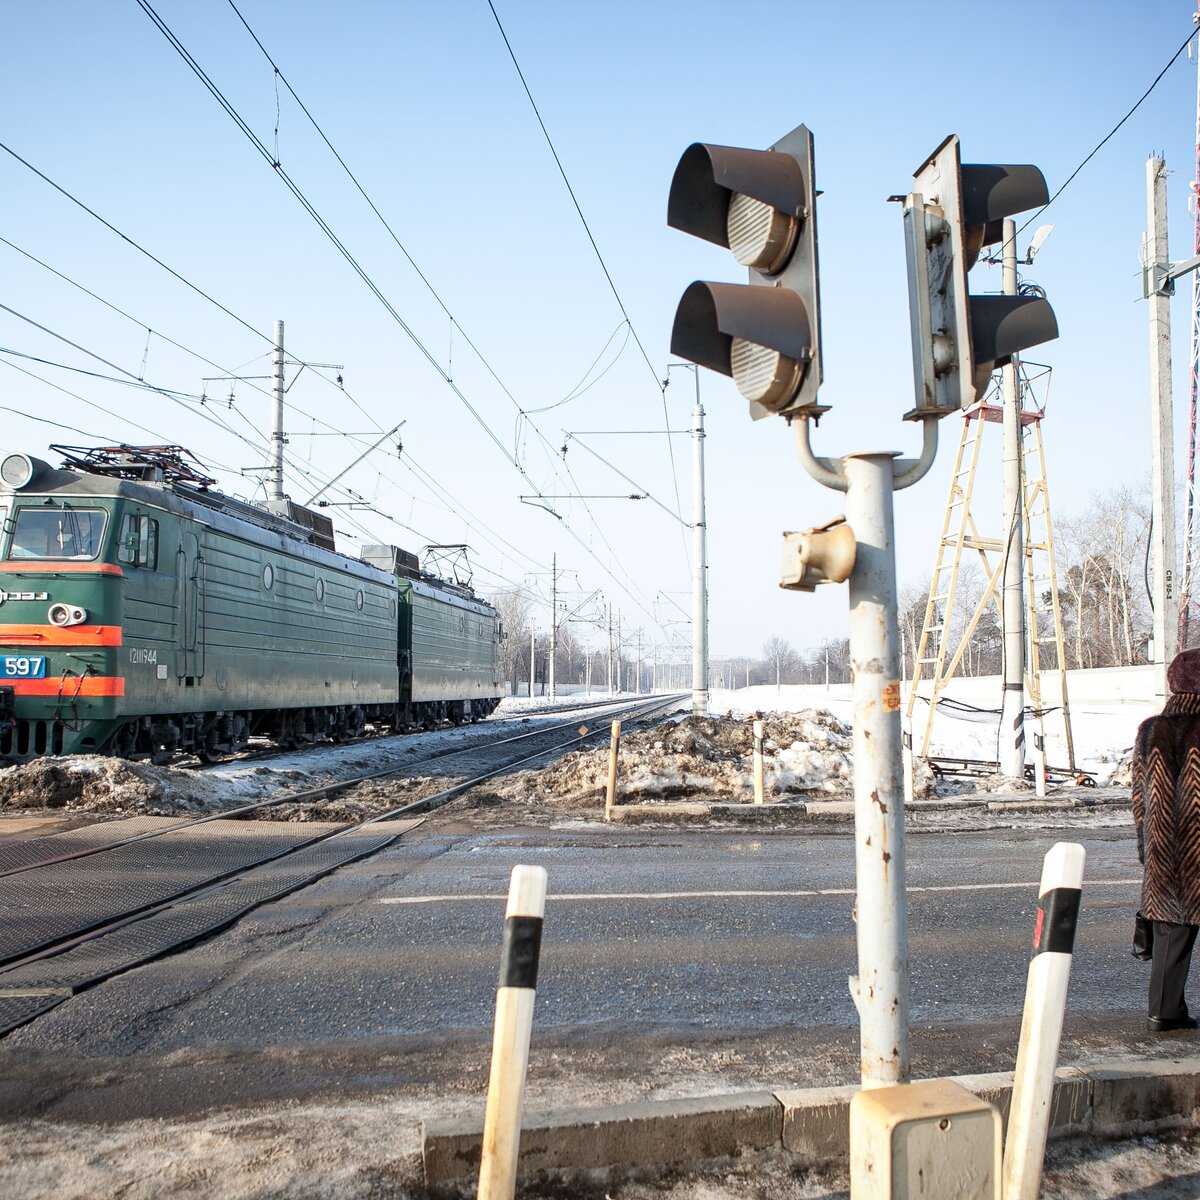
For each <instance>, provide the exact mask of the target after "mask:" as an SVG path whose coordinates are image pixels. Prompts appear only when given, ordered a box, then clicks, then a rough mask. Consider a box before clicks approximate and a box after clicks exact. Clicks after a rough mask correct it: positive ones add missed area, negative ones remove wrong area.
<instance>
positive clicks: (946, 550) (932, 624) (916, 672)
mask: <svg viewBox="0 0 1200 1200" xmlns="http://www.w3.org/2000/svg"><path fill="white" fill-rule="evenodd" d="M1002 419H1003V409H1002V408H1001V407H1000V406H999V405H995V404H988V403H986V402H979V403H977V404H974V405H972V406H970V407H969V408H967V409H964V410H963V431H962V437H961V438H960V440H959V446H958V458H957V459H956V461H955V464H954V474H953V475H952V476H951V479H950V494H949V497H948V499H947V502H946V514H945V517H944V519H943V522H942V533H941V537H940V539H939V541H938V550H937V557H936V560H935V563H934V569H933V578H932V580H931V584H930V589H929V600H928V603H927V604H926V607H925V621H924V625H923V627H922V630H921V638H920V641H919V643H918V646H917V652H916V656H915V660H914V663H913V679H912V684H911V686H910V688H909V694H908V705H907V708H906V710H905V719H906V725H907V726H908V729H909V730H910V731H911V730H912V729H913V728H914V725H913V715H914V710H915V708H916V704H917V701H918V700H922V701H924V702H925V703H926V705H927V711H926V712H925V723H924V731H923V733H922V734H921V736H920V738H919V740H916V741H913V743H912V746H911V748H912V751H913V753H914V754H916V755H918V756H919V757H922V758H925V757H928V756H929V747H930V744H931V742H932V738H933V723H934V718H935V716H936V714H937V706H938V703H939V701H940V700H941V698H942V695H943V693H944V692H945V690H946V686H947V684H948V683H949V681H950V679H951V678H953V676H954V674H955V672H956V671H957V670H958V667H959V664H960V663H961V662H962V659H963V657H964V655H965V654H966V652H967V649H968V647H969V645H970V641H971V637H972V635H973V634H974V632H975V629H976V627H977V626H978V624H979V621H980V618H981V617H982V616H983V614H984V612H985V611H986V609H987V608H988V606H989V604H995V606H996V609H997V613H998V615H999V617H1000V623H1001V627H1003V619H1004V609H1003V594H1002V591H1001V589H1000V586H999V585H1000V580H1001V576H1002V575H1003V572H1004V548H1005V545H1006V541H1007V539H1002V538H985V537H981V536H980V534H979V531H978V529H977V528H976V525H975V521H974V518H973V517H972V515H971V495H972V492H973V490H974V486H975V477H976V474H977V470H978V463H979V451H980V448H981V446H982V443H983V434H984V429H985V427H986V426H987V425H988V424H999V423H1000V422H1001V420H1002ZM1041 420H1042V413H1041V411H1040V410H1038V409H1023V410H1022V413H1021V430H1022V455H1023V460H1022V466H1023V468H1024V473H1023V481H1024V487H1023V493H1024V494H1023V497H1022V526H1023V533H1024V538H1023V544H1024V553H1025V580H1026V589H1027V593H1028V602H1027V603H1028V608H1027V612H1028V622H1027V624H1028V628H1027V630H1026V642H1027V646H1028V651H1027V654H1026V671H1025V687H1026V694H1027V696H1028V697H1029V702H1030V707H1032V709H1033V711H1034V713H1035V714H1036V720H1037V722H1038V733H1037V736H1036V738H1035V750H1036V751H1037V755H1038V760H1039V762H1038V763H1035V766H1037V765H1040V768H1041V771H1042V772H1044V771H1045V769H1046V730H1045V713H1046V710H1045V707H1044V705H1043V696H1042V686H1041V685H1042V677H1041V672H1042V664H1041V659H1042V656H1043V650H1044V647H1045V646H1046V645H1047V644H1049V643H1053V644H1054V645H1055V658H1054V663H1055V667H1057V668H1059V670H1058V672H1057V674H1058V680H1059V699H1060V704H1059V708H1060V711H1061V712H1062V717H1063V729H1064V735H1065V742H1066V750H1067V758H1068V767H1069V769H1070V770H1071V771H1072V772H1073V771H1074V770H1075V749H1074V742H1073V739H1072V734H1071V716H1070V705H1069V703H1068V697H1067V680H1066V674H1065V672H1064V671H1063V670H1061V667H1062V665H1063V663H1064V662H1065V657H1064V653H1063V633H1062V616H1061V612H1060V610H1059V603H1058V588H1057V586H1056V585H1055V583H1054V579H1055V574H1054V541H1053V526H1052V522H1051V518H1050V492H1049V486H1048V484H1047V481H1046V458H1045V451H1044V448H1043V445H1042V431H1041ZM964 462H966V465H964ZM1035 537H1036V540H1035ZM964 550H975V551H976V552H977V553H978V554H979V557H980V560H981V563H982V565H983V571H984V577H985V580H986V584H985V586H984V590H983V593H982V595H981V597H980V599H979V602H978V604H977V605H976V607H975V611H974V612H973V613H972V614H971V615H970V616H969V617H965V622H964V625H963V629H962V634H961V637H960V640H959V644H958V647H957V649H955V650H954V651H953V653H951V641H952V639H951V636H950V635H951V628H950V627H951V621H952V618H953V614H954V604H955V600H956V597H957V591H958V583H959V573H960V570H961V566H962V556H963V551H964ZM989 555H992V556H994V560H993V558H989ZM926 678H928V679H929V689H928V691H927V692H925V693H923V692H921V690H920V685H921V683H922V681H923V680H925V679H926ZM909 736H911V734H910V735H909Z"/></svg>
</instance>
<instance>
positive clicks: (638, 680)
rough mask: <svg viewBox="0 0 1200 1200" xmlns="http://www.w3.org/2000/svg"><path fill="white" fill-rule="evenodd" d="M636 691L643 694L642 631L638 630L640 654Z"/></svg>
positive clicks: (638, 657)
mask: <svg viewBox="0 0 1200 1200" xmlns="http://www.w3.org/2000/svg"><path fill="white" fill-rule="evenodd" d="M633 690H634V692H635V693H636V694H637V695H639V696H640V695H641V694H642V631H641V629H639V630H638V656H637V682H636V684H635V685H634V689H633Z"/></svg>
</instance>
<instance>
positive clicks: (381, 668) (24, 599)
mask: <svg viewBox="0 0 1200 1200" xmlns="http://www.w3.org/2000/svg"><path fill="white" fill-rule="evenodd" d="M51 448H52V449H54V450H57V451H59V452H60V453H62V454H63V456H64V465H63V467H62V468H61V469H57V470H56V469H53V468H51V467H50V466H49V465H48V464H46V463H44V462H42V461H40V460H39V459H35V458H31V457H29V456H28V455H24V454H10V455H8V456H7V457H6V458H4V459H3V461H2V462H0V757H2V758H4V759H7V760H8V761H24V760H28V759H31V758H35V757H39V756H41V755H46V754H81V753H82V754H112V755H119V756H122V757H130V758H150V759H152V760H155V761H160V762H161V761H166V760H168V759H170V758H171V757H173V756H175V755H177V754H181V753H188V754H195V755H198V756H199V757H201V758H203V759H208V760H212V759H215V758H219V757H220V756H222V755H224V754H228V753H231V752H232V751H234V750H237V749H239V748H240V747H242V746H244V745H245V743H246V741H247V740H248V739H249V738H250V737H251V736H252V735H253V736H258V737H266V738H269V739H271V740H273V741H274V742H275V743H276V744H278V745H280V746H296V745H300V744H303V743H307V742H312V741H317V740H324V739H334V740H340V739H342V738H347V737H353V736H357V735H359V734H361V733H363V732H364V731H366V730H367V729H368V728H369V727H373V728H375V729H403V728H408V727H412V726H415V725H431V724H435V723H438V722H441V721H447V720H448V721H453V722H456V723H457V722H460V721H464V720H478V719H480V718H481V717H484V716H486V715H487V714H489V713H490V712H492V711H493V710H494V709H495V708H496V706H497V704H498V703H499V700H500V694H501V690H500V681H501V666H500V652H501V638H502V636H503V635H502V631H501V629H500V623H499V620H498V617H497V614H496V611H495V609H493V608H492V607H491V606H489V605H488V604H485V603H484V602H482V601H481V600H479V599H477V598H476V597H475V596H474V594H473V593H472V592H471V590H470V588H469V587H465V586H461V585H458V584H453V583H447V582H446V581H444V580H439V579H435V578H433V577H431V576H427V575H425V574H424V573H422V572H421V571H420V569H419V565H418V562H417V560H416V558H415V557H414V556H413V555H411V554H407V553H405V552H404V551H401V550H398V549H396V548H395V547H391V546H367V547H365V548H364V549H363V552H362V557H361V558H360V559H352V558H348V557H346V556H345V555H342V554H339V553H338V552H337V551H336V549H335V546H334V540H333V526H332V523H331V522H330V521H329V520H328V518H327V517H325V516H324V515H322V514H319V513H315V512H312V511H311V510H309V509H305V508H302V507H300V506H299V505H296V504H293V503H292V502H290V501H284V502H283V504H282V505H276V506H273V507H278V508H280V509H281V511H271V510H268V509H266V508H262V507H259V506H258V505H253V504H248V503H245V502H243V501H240V500H236V499H233V498H232V497H229V496H224V495H221V494H220V493H217V492H214V491H211V490H209V489H210V485H211V484H212V482H213V481H212V480H210V479H208V478H206V477H205V476H203V475H202V474H200V473H199V472H198V471H196V470H195V469H194V468H193V467H192V466H191V465H190V464H189V463H188V462H187V460H186V458H185V456H184V452H183V451H181V450H180V449H179V448H178V447H147V448H136V447H128V446H121V447H107V448H103V449H98V450H83V449H79V448H76V447H60V446H56V447H51Z"/></svg>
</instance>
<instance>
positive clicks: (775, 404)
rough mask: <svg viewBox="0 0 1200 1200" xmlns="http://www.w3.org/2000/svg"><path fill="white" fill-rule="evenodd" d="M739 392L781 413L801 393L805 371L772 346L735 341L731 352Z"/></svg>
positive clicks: (741, 340) (734, 379) (730, 357)
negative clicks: (771, 347) (780, 410)
mask: <svg viewBox="0 0 1200 1200" xmlns="http://www.w3.org/2000/svg"><path fill="white" fill-rule="evenodd" d="M729 361H730V366H731V367H732V368H733V382H734V383H735V384H737V390H738V391H739V392H741V393H742V395H743V396H745V397H746V399H747V400H753V401H754V402H755V403H756V404H761V405H762V406H763V408H769V409H771V410H772V411H777V410H779V409H781V408H783V407H785V406H786V405H787V403H788V402H789V401H790V400H791V399H792V398H793V397H794V396H795V395H796V393H797V392H798V391H799V390H800V384H801V382H802V381H803V379H804V367H803V366H802V365H801V364H800V363H798V362H797V361H796V360H795V359H794V358H788V356H787V355H786V354H780V353H779V351H778V350H772V349H770V347H768V346H760V345H759V344H758V343H757V342H748V341H746V339H745V338H738V337H735V338H734V339H733V341H732V345H731V346H730V351H729Z"/></svg>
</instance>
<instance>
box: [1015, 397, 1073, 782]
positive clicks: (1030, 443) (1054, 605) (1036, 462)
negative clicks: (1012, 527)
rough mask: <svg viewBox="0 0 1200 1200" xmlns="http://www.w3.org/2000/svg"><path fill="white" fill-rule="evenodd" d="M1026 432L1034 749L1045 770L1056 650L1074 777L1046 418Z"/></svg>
mask: <svg viewBox="0 0 1200 1200" xmlns="http://www.w3.org/2000/svg"><path fill="white" fill-rule="evenodd" d="M1023 415H1032V417H1033V419H1032V420H1031V421H1030V422H1029V423H1028V424H1027V425H1024V426H1023V427H1022V430H1021V443H1022V445H1021V454H1022V460H1021V465H1022V478H1023V481H1024V492H1025V494H1024V506H1023V508H1024V521H1025V541H1024V545H1025V581H1026V588H1027V591H1028V599H1027V602H1026V607H1025V612H1026V621H1027V625H1028V628H1027V629H1026V631H1025V636H1026V643H1027V645H1028V647H1029V652H1028V655H1027V658H1026V673H1025V691H1026V695H1027V696H1028V697H1029V703H1030V705H1031V706H1032V708H1033V710H1034V712H1035V714H1036V719H1037V727H1038V732H1037V736H1036V739H1035V742H1034V748H1035V749H1036V750H1037V751H1038V753H1039V755H1040V757H1041V762H1042V769H1043V770H1045V764H1046V711H1047V710H1046V707H1045V704H1044V695H1043V692H1042V671H1043V669H1045V668H1044V666H1043V663H1042V654H1043V650H1044V648H1046V647H1049V646H1053V647H1054V667H1053V668H1052V669H1054V670H1055V671H1056V672H1057V675H1058V684H1059V686H1058V697H1057V698H1058V707H1059V710H1060V711H1061V713H1062V724H1063V737H1064V741H1065V743H1066V749H1067V767H1068V769H1069V770H1070V771H1072V772H1074V771H1075V741H1074V738H1073V736H1072V733H1071V704H1070V698H1069V696H1068V693H1067V672H1066V669H1065V668H1066V659H1065V656H1064V653H1063V650H1064V640H1063V626H1062V611H1061V609H1060V607H1059V601H1058V585H1057V582H1056V580H1057V576H1056V575H1055V569H1054V525H1053V522H1052V520H1051V517H1050V486H1049V483H1048V482H1047V479H1046V453H1045V448H1044V447H1043V445H1042V414H1041V413H1040V412H1034V413H1032V414H1023Z"/></svg>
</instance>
